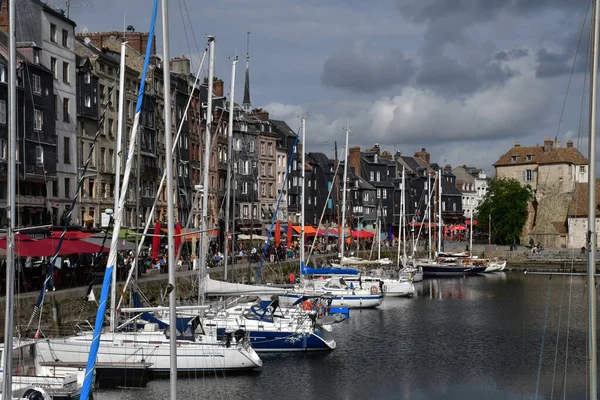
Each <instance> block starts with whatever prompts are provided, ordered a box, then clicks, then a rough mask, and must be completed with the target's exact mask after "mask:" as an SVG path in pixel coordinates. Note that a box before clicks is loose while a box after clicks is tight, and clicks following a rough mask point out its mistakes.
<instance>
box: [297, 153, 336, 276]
mask: <svg viewBox="0 0 600 400" xmlns="http://www.w3.org/2000/svg"><path fill="white" fill-rule="evenodd" d="M344 147H345V146H344ZM344 151H346V152H347V150H346V149H345V150H344ZM344 154H346V153H344ZM341 163H342V160H341V159H339V160H337V165H336V167H335V172H334V173H333V176H338V171H339V168H340V164H341ZM334 187H335V185H331V187H330V188H329V192H327V198H326V199H325V202H324V203H323V204H324V205H325V206H324V207H323V211H322V212H321V217H320V218H319V224H318V225H317V235H315V237H314V238H313V241H312V244H311V246H310V250H309V251H308V257H307V258H306V260H310V257H311V256H312V253H313V251H314V249H315V244H316V243H317V238H318V236H319V235H318V233H319V227H320V226H321V222H323V217H325V210H326V209H327V202H328V201H329V198H330V197H331V192H332V191H333V188H334ZM302 218H304V216H303V217H302ZM339 231H340V230H339V226H338V233H339ZM343 235H344V232H343V229H342V237H343ZM305 262H306V261H305ZM340 262H341V261H340ZM306 265H308V262H306ZM300 267H302V266H300Z"/></svg>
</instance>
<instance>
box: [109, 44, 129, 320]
mask: <svg viewBox="0 0 600 400" xmlns="http://www.w3.org/2000/svg"><path fill="white" fill-rule="evenodd" d="M126 45H127V42H126V41H122V42H121V61H120V64H119V79H120V81H119V111H118V112H119V114H118V122H117V142H116V151H115V153H116V154H115V209H114V211H113V214H114V215H116V213H117V208H118V207H119V191H120V189H121V152H122V142H123V121H124V120H125V118H124V113H125V49H126V47H125V46H126ZM116 287H117V274H116V273H115V274H112V283H111V289H110V331H111V332H114V331H115V325H116V321H117V289H116Z"/></svg>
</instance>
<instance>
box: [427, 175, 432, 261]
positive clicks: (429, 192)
mask: <svg viewBox="0 0 600 400" xmlns="http://www.w3.org/2000/svg"><path fill="white" fill-rule="evenodd" d="M427 237H428V239H427V240H428V241H429V243H428V246H427V249H428V250H429V261H431V174H430V173H429V172H428V173H427Z"/></svg>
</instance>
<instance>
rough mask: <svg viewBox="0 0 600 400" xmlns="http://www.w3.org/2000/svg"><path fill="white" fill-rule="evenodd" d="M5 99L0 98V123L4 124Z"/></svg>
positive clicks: (5, 119)
mask: <svg viewBox="0 0 600 400" xmlns="http://www.w3.org/2000/svg"><path fill="white" fill-rule="evenodd" d="M6 121H7V118H6V100H0V124H2V125H6Z"/></svg>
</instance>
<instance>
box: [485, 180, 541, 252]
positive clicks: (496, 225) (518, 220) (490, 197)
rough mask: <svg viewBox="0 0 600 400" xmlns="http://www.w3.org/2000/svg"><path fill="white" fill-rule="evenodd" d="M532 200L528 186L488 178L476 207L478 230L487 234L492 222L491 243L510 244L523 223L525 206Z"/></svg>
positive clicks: (519, 232)
mask: <svg viewBox="0 0 600 400" xmlns="http://www.w3.org/2000/svg"><path fill="white" fill-rule="evenodd" d="M532 199H533V192H532V190H531V186H529V185H527V186H522V185H521V183H520V182H519V181H518V180H516V179H512V178H501V179H498V178H492V179H490V181H489V185H488V190H487V193H486V194H485V197H484V198H483V200H482V202H481V203H480V204H479V207H478V208H477V213H476V219H477V221H479V230H480V231H482V232H486V233H487V231H488V220H489V219H491V222H492V240H494V242H495V243H512V241H513V239H516V240H519V237H520V236H521V232H522V231H523V225H525V222H526V221H527V204H528V203H529V201H531V200H532Z"/></svg>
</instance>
